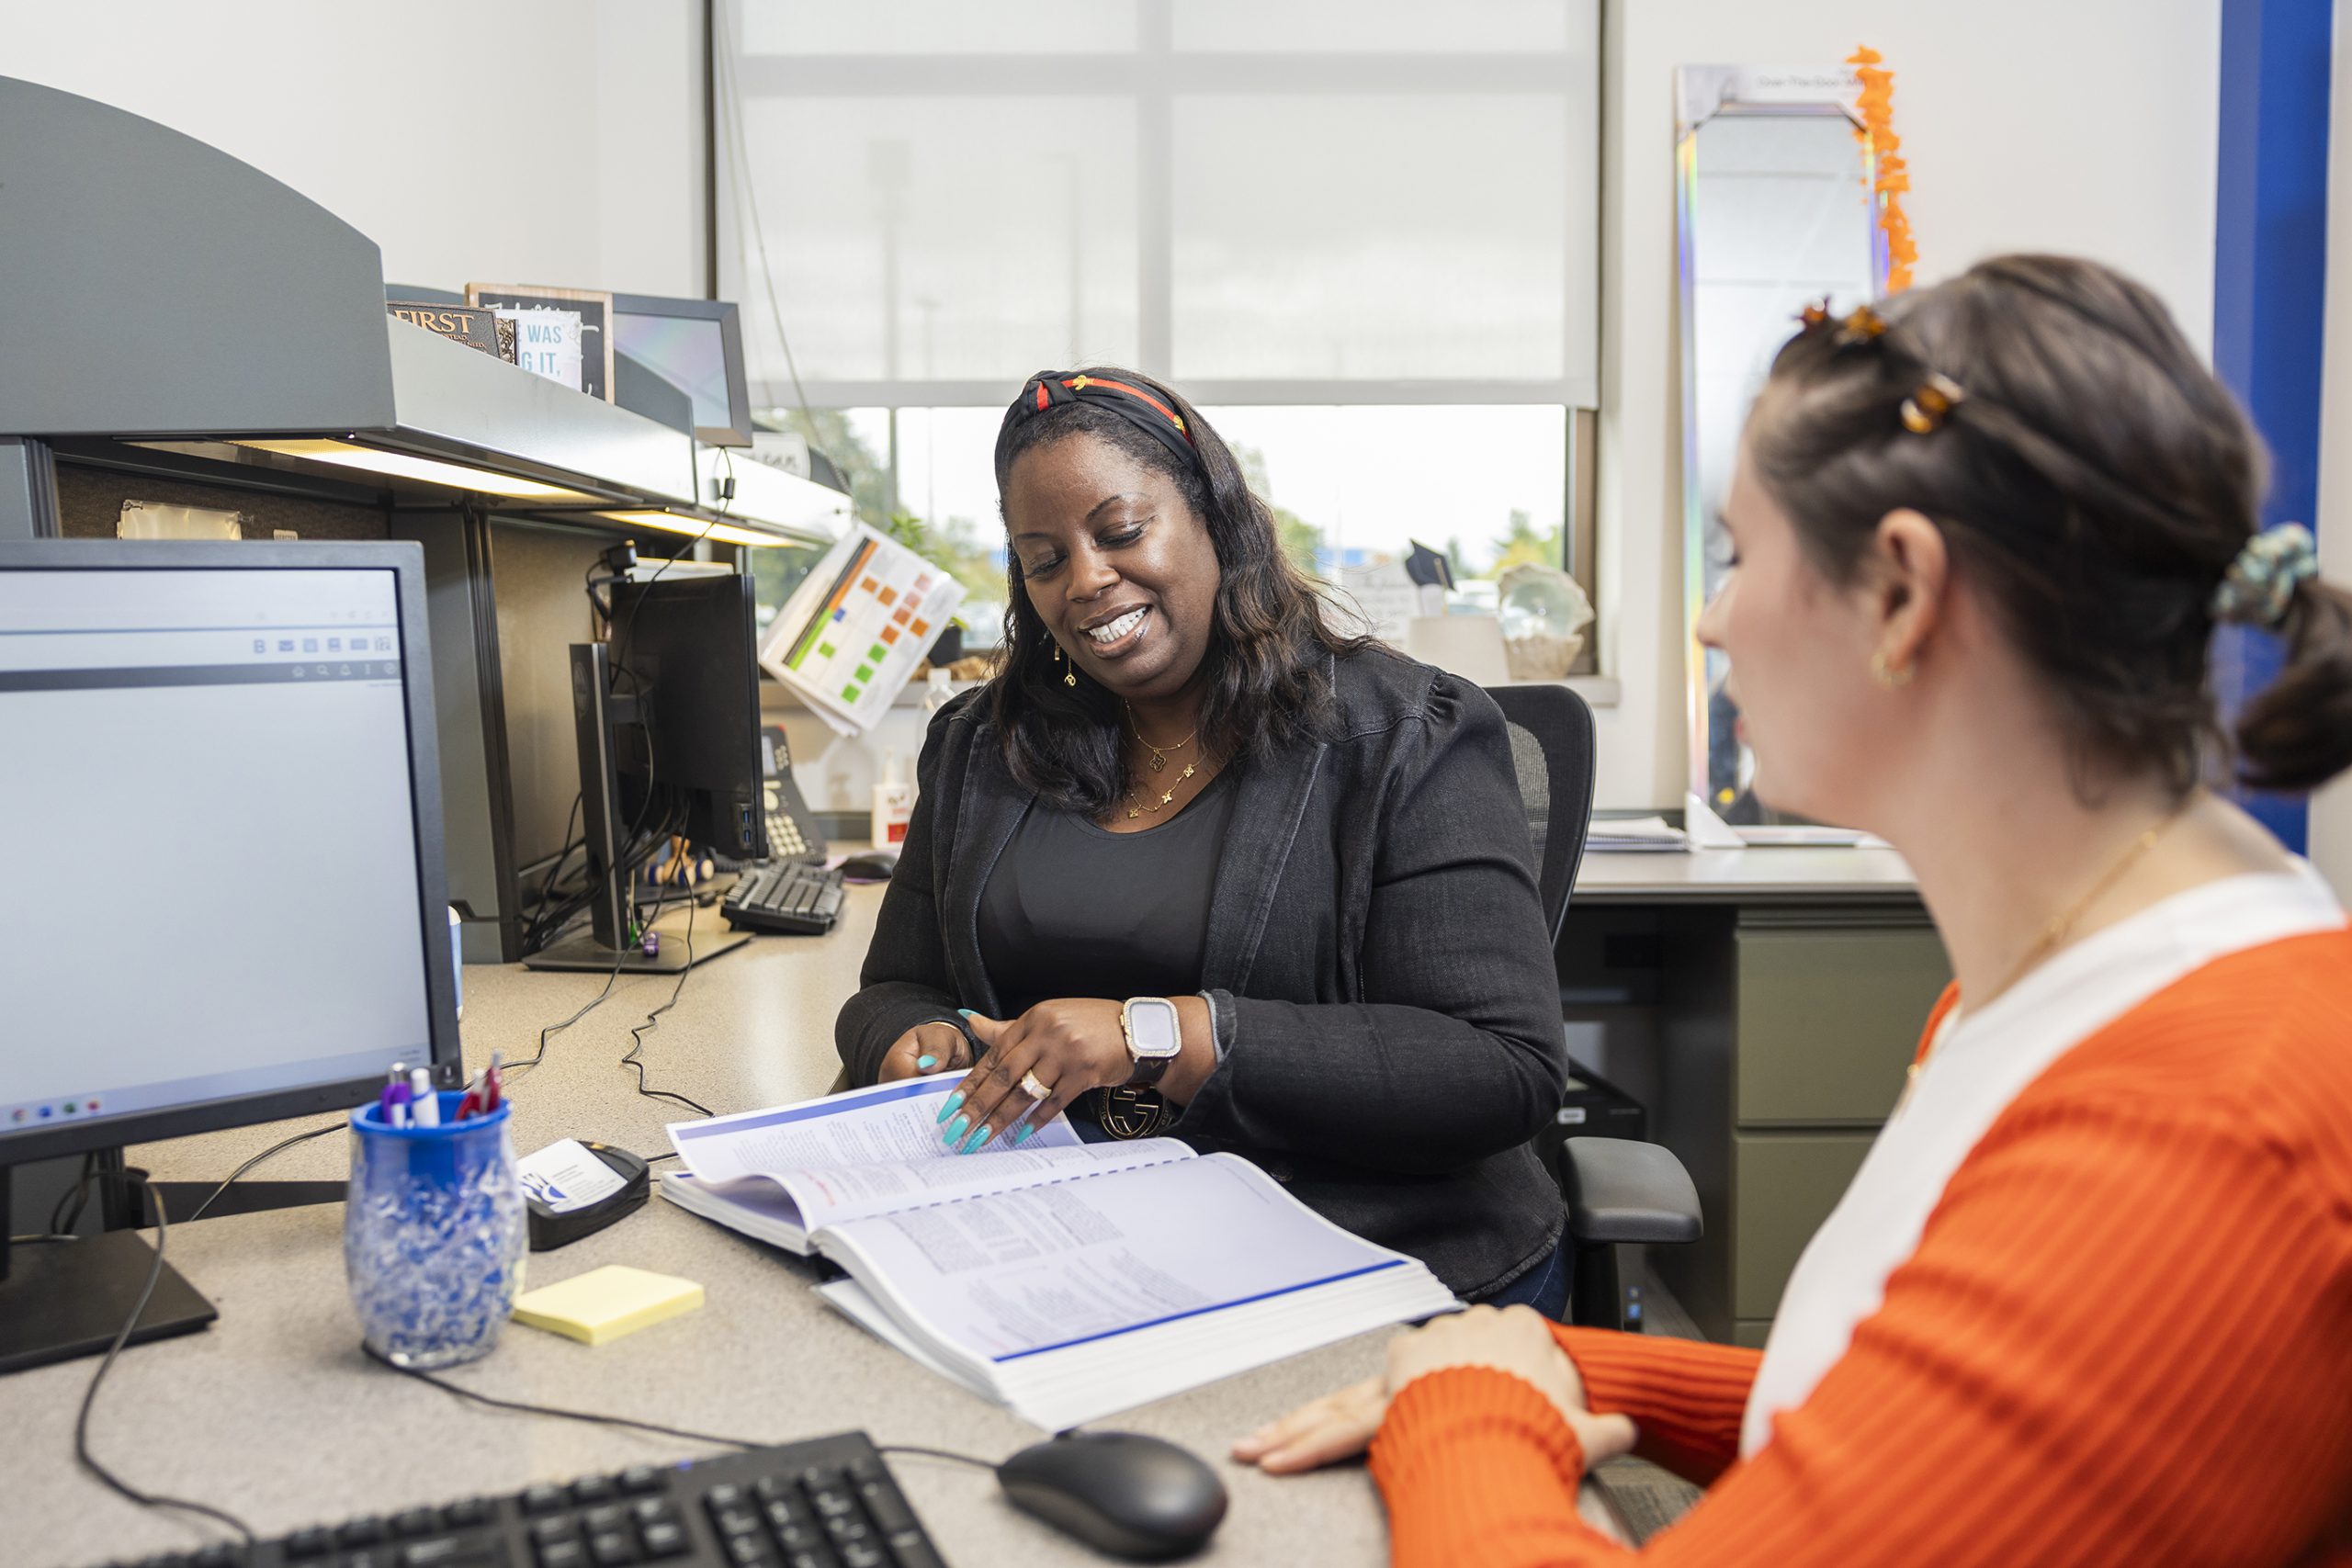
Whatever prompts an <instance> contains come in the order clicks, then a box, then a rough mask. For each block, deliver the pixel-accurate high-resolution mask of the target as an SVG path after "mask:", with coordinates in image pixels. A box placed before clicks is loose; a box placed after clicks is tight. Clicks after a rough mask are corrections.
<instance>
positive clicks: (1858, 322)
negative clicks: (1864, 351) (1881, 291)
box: [1838, 305, 1886, 347]
mask: <svg viewBox="0 0 2352 1568" xmlns="http://www.w3.org/2000/svg"><path fill="white" fill-rule="evenodd" d="M1885 335H1886V318H1885V317H1884V316H1882V315H1880V314H1879V313H1878V312H1877V311H1876V310H1871V308H1870V307H1869V306H1868V305H1857V306H1855V307H1854V313H1853V314H1852V315H1850V316H1848V317H1847V318H1846V319H1845V320H1844V321H1841V322H1839V323H1838V345H1839V346H1840V347H1844V346H1845V345H1847V344H1857V343H1868V342H1870V341H1871V339H1873V338H1881V337H1884V336H1885Z"/></svg>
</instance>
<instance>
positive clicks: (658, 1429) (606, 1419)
mask: <svg viewBox="0 0 2352 1568" xmlns="http://www.w3.org/2000/svg"><path fill="white" fill-rule="evenodd" d="M366 1349H367V1351H368V1358H369V1359H371V1360H375V1361H378V1362H380V1363H382V1364H383V1365H384V1366H387V1367H390V1368H391V1370H392V1371H396V1372H398V1373H400V1374H401V1376H403V1377H412V1378H414V1379H415V1380H416V1381H417V1382H424V1383H431V1384H432V1385H433V1386H434V1387H435V1388H437V1389H439V1390H440V1391H441V1392H442V1393H453V1394H455V1395H457V1396H458V1398H459V1399H470V1400H472V1401H473V1402H474V1403H475V1404H487V1405H490V1406H492V1408H493V1409H498V1410H512V1411H515V1412H517V1413H519V1414H521V1415H525V1416H554V1417H556V1418H557V1419H558V1420H562V1421H587V1422H591V1423H593V1424H594V1425H596V1426H599V1427H629V1428H631V1429H632V1430H635V1431H639V1432H653V1433H657V1434H659V1435H660V1436H662V1437H665V1438H685V1439H686V1440H687V1441H688V1442H694V1443H709V1444H712V1445H714V1446H716V1447H718V1448H722V1449H741V1450H743V1451H744V1452H746V1453H749V1452H752V1451H754V1450H760V1449H763V1448H767V1447H769V1446H770V1445H769V1444H766V1443H755V1442H752V1441H751V1440H750V1439H748V1438H723V1437H720V1436H719V1435H718V1433H716V1432H695V1431H690V1430H688V1429H687V1428H686V1427H665V1426H663V1425H662V1424H661V1423H660V1422H658V1421H639V1420H637V1419H635V1418H633V1417H631V1416H606V1415H603V1414H601V1413H599V1412H597V1411H594V1410H567V1409H565V1408H563V1407H562V1406H561V1405H557V1404H530V1403H528V1402H527V1401H525V1400H520V1399H501V1398H499V1397H498V1396H497V1395H496V1394H494V1393H481V1391H479V1390H477V1389H470V1388H468V1387H466V1385H465V1384H463V1383H457V1382H450V1381H449V1380H448V1379H447V1378H444V1377H436V1376H435V1375H434V1374H433V1373H431V1372H428V1371H424V1370H422V1369H420V1368H417V1367H403V1366H401V1364H400V1363H399V1362H397V1361H393V1360H390V1359H386V1358H385V1357H384V1356H383V1355H382V1354H380V1353H379V1351H377V1350H376V1349H375V1348H374V1347H372V1346H369V1347H366ZM876 1452H878V1453H886V1454H919V1455H922V1457H924V1458H926V1459H944V1460H952V1461H955V1462H956V1463H958V1464H968V1465H974V1466H977V1467H978V1468H979V1469H981V1470H989V1471H993V1470H994V1469H996V1466H995V1465H994V1464H993V1463H991V1462H990V1461H988V1460H984V1459H975V1458H974V1457H973V1456H972V1455H970V1454H959V1453H955V1452H952V1451H951V1450H946V1449H927V1448H922V1447H921V1446H919V1445H916V1444H911V1443H882V1444H878V1445H876Z"/></svg>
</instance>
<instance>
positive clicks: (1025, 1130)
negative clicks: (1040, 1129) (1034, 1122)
mask: <svg viewBox="0 0 2352 1568" xmlns="http://www.w3.org/2000/svg"><path fill="white" fill-rule="evenodd" d="M1036 1130H1037V1129H1036V1128H1035V1127H1022V1128H1020V1129H1018V1130H1017V1131H1015V1132H1014V1133H1013V1134H1012V1146H1013V1147H1014V1148H1016V1149H1017V1148H1019V1147H1020V1146H1021V1145H1023V1144H1025V1143H1027V1142H1028V1141H1029V1134H1032V1133H1034V1132H1035V1131H1036Z"/></svg>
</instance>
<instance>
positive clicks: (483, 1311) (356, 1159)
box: [343, 1090, 526, 1369]
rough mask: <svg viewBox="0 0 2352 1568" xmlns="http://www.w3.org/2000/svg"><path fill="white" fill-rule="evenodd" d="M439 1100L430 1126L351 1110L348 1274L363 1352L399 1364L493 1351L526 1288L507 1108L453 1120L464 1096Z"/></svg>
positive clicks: (436, 1363)
mask: <svg viewBox="0 0 2352 1568" xmlns="http://www.w3.org/2000/svg"><path fill="white" fill-rule="evenodd" d="M437 1098H438V1100H439V1101H440V1105H441V1117H442V1122H441V1125H440V1126H438V1127H390V1126H387V1125H385V1123H384V1121H383V1116H382V1113H381V1112H380V1111H379V1110H378V1108H377V1107H376V1106H374V1105H367V1106H362V1107H361V1108H360V1109H358V1110H356V1111H353V1112H352V1113H351V1196H350V1201H349V1202H348V1203H347V1204H345V1209H344V1218H343V1268H344V1273H345V1277H346V1278H347V1279H348V1280H350V1282H351V1304H352V1306H353V1307H354V1309H356V1311H357V1313H358V1314H359V1326H360V1331H361V1333H362V1335H363V1337H365V1339H366V1341H367V1345H368V1348H369V1349H370V1350H373V1351H375V1352H376V1353H377V1354H378V1355H379V1356H382V1357H383V1358H384V1359H387V1360H389V1361H390V1362H392V1363H393V1364H394V1365H396V1366H402V1367H417V1368H424V1369H431V1368H434V1367H448V1366H455V1365H457V1364H458V1362H460V1361H470V1360H473V1359H476V1358H478V1357H481V1356H486V1355H488V1354H490V1351H491V1349H492V1347H493V1346H495V1345H496V1344H497V1343H498V1331H499V1329H500V1328H501V1327H502V1326H503V1325H504V1324H505V1322H506V1314H508V1313H509V1312H510V1311H511V1310H513V1308H514V1305H515V1292H517V1291H519V1290H520V1289H522V1282H523V1257H524V1250H525V1245H526V1232H525V1227H524V1210H523V1188H522V1184H521V1183H520V1182H519V1181H518V1180H516V1179H515V1143H514V1139H513V1138H512V1137H511V1136H510V1135H509V1134H508V1130H507V1121H508V1114H507V1113H508V1107H506V1106H503V1105H502V1106H500V1107H499V1108H498V1109H497V1110H495V1111H492V1112H491V1113H490V1114H489V1115H487V1116H476V1117H472V1118H470V1119H469V1120H467V1121H464V1122H459V1121H458V1120H457V1119H456V1118H457V1114H458V1103H459V1101H461V1100H463V1099H464V1098H465V1097H464V1096H463V1095H462V1094H459V1093H457V1092H456V1091H454V1090H449V1091H444V1092H443V1093H441V1094H440V1095H439V1096H438V1097H437Z"/></svg>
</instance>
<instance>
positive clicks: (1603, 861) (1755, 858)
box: [1572, 848, 1919, 904]
mask: <svg viewBox="0 0 2352 1568" xmlns="http://www.w3.org/2000/svg"><path fill="white" fill-rule="evenodd" d="M1918 897H1919V894H1918V888H1917V885H1916V884H1915V883H1914V882H1913V881H1912V880H1911V868H1910V866H1909V865H1908V864H1906V863H1905V862H1904V859H1903V857H1902V856H1901V855H1899V854H1896V853H1895V852H1894V851H1893V850H1876V849H1870V850H1865V849H1850V850H1846V849H1781V848H1770V849H1764V848H1759V849H1747V850H1702V851H1700V852H1697V853H1695V854H1624V853H1617V852H1602V851H1594V850H1588V851H1586V852H1585V857H1584V860H1583V863H1581V864H1579V865H1578V866H1577V885H1576V892H1575V895H1574V897H1573V900H1572V904H1659V903H1668V904H1792V903H1804V904H1825V903H1826V904H1850V903H1915V904H1916V903H1917V901H1918Z"/></svg>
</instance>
